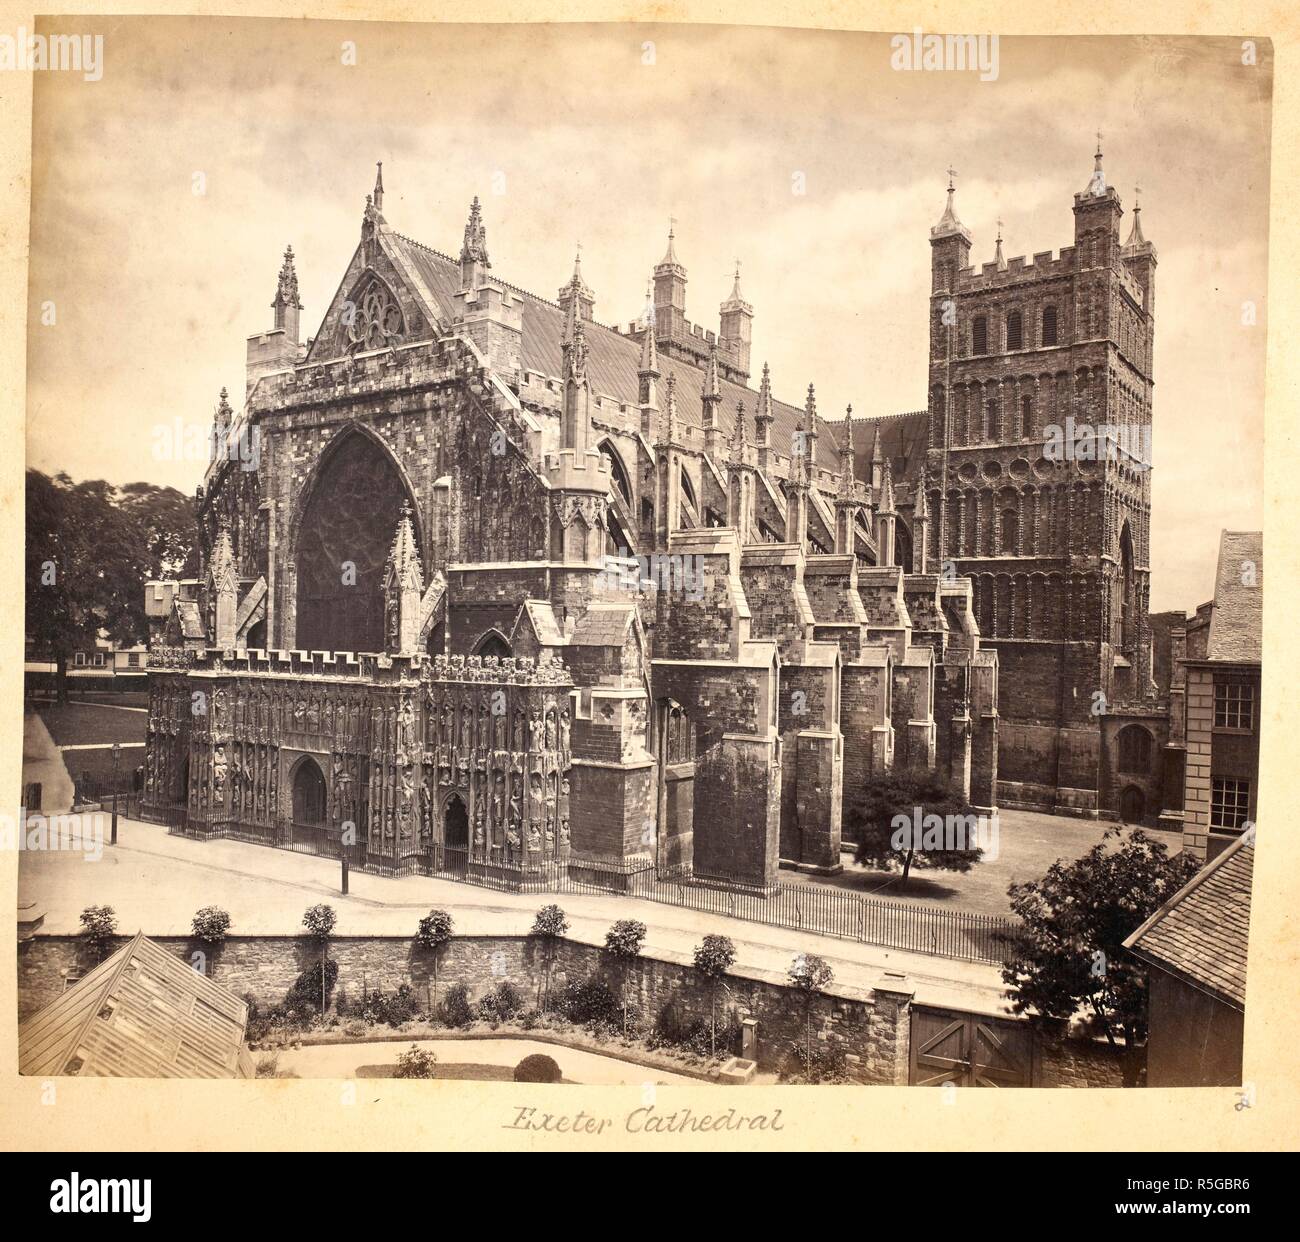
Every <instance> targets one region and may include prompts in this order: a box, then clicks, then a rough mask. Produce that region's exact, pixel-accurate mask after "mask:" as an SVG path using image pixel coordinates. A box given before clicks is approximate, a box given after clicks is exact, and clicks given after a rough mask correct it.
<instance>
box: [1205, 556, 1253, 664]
mask: <svg viewBox="0 0 1300 1242" xmlns="http://www.w3.org/2000/svg"><path fill="white" fill-rule="evenodd" d="M1263 638H1264V536H1263V533H1262V532H1260V531H1257V530H1225V531H1224V532H1223V533H1222V534H1221V535H1220V536H1219V565H1218V569H1217V571H1216V572H1215V576H1214V610H1213V613H1212V614H1211V617H1210V637H1209V643H1208V647H1207V651H1206V658H1207V659H1210V660H1233V661H1254V662H1257V661H1258V660H1259V658H1260V648H1261V646H1262V645H1263Z"/></svg>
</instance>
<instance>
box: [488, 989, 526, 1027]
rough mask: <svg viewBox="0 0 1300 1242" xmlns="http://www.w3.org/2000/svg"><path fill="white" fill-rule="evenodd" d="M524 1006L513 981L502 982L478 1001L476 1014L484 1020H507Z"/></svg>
mask: <svg viewBox="0 0 1300 1242" xmlns="http://www.w3.org/2000/svg"><path fill="white" fill-rule="evenodd" d="M523 1007H524V998H523V996H522V995H521V994H520V992H519V989H518V988H517V987H515V985H514V984H513V983H507V982H502V983H499V984H498V985H497V989H496V991H495V992H489V993H488V994H487V995H486V996H484V997H483V998H482V999H481V1000H480V1001H479V1003H478V1016H479V1017H480V1018H481V1019H482V1020H483V1021H484V1022H509V1021H510V1020H511V1019H512V1018H514V1017H515V1016H516V1015H517V1014H518V1013H519V1012H520V1010H522V1009H523Z"/></svg>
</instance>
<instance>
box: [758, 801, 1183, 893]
mask: <svg viewBox="0 0 1300 1242" xmlns="http://www.w3.org/2000/svg"><path fill="white" fill-rule="evenodd" d="M1113 827H1115V825H1114V824H1110V823H1106V822H1104V821H1100V820H1092V819H1074V818H1072V817H1070V816H1066V815H1047V814H1043V813H1040V812H1038V811H1010V810H1008V811H1000V812H999V813H998V848H997V852H996V855H995V856H991V857H986V858H984V859H982V860H981V861H980V862H978V863H976V864H975V865H974V866H973V867H972V868H971V869H970V870H969V871H966V872H958V871H937V870H936V871H931V870H925V869H920V868H917V867H915V866H913V868H912V873H911V875H910V876H909V877H908V880H907V886H906V887H904V886H903V878H902V876H901V874H900V873H898V872H896V871H869V870H866V869H865V868H863V867H859V866H857V865H856V864H855V863H854V862H853V854H852V852H851V851H846V852H845V853H844V854H843V855H842V856H841V857H842V861H843V864H844V870H843V871H842V872H841V873H840V874H839V875H836V876H810V875H803V874H801V873H798V872H793V871H782V872H781V880H782V881H783V882H784V883H787V884H817V885H830V886H832V887H834V888H841V889H847V890H848V891H850V892H854V893H859V894H861V895H862V896H864V897H880V898H886V899H888V900H889V901H892V902H900V903H905V904H909V905H924V906H937V907H940V908H950V909H953V910H967V911H970V912H972V913H975V914H991V915H996V916H997V917H999V918H1007V917H1009V916H1010V913H1011V907H1010V903H1009V901H1008V898H1007V887H1008V885H1010V884H1012V883H1016V882H1023V881H1025V880H1037V879H1041V878H1042V876H1043V875H1044V874H1045V873H1046V871H1047V869H1048V867H1050V866H1051V865H1052V864H1053V863H1054V862H1056V861H1057V860H1058V859H1067V860H1070V861H1073V860H1074V859H1076V858H1079V857H1081V856H1082V855H1084V854H1086V853H1087V852H1088V851H1089V850H1090V849H1091V848H1092V847H1093V846H1094V845H1096V844H1097V843H1098V842H1099V841H1101V839H1102V837H1103V836H1104V835H1105V833H1106V831H1107V829H1108V828H1113ZM1124 831H1125V832H1126V833H1128V832H1131V831H1133V829H1131V828H1127V827H1126V828H1125V829H1124ZM1142 831H1143V832H1145V833H1146V834H1147V836H1149V837H1153V838H1154V839H1155V840H1157V841H1163V842H1164V843H1165V845H1166V847H1167V848H1168V850H1169V852H1170V854H1176V853H1178V851H1179V850H1180V849H1181V848H1182V838H1181V836H1180V835H1179V834H1178V833H1176V832H1164V831H1160V830H1158V829H1154V828H1143V829H1142Z"/></svg>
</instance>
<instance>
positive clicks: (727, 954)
mask: <svg viewBox="0 0 1300 1242" xmlns="http://www.w3.org/2000/svg"><path fill="white" fill-rule="evenodd" d="M735 960H736V946H735V945H734V944H732V943H731V938H730V937H729V936H705V937H704V939H703V940H702V941H701V942H700V943H699V944H698V945H696V946H695V969H696V970H698V971H699V972H700V974H702V975H703V976H704V977H705V978H706V979H707V980H708V981H709V1006H710V1014H709V1055H710V1056H715V1057H716V1056H717V1055H718V988H719V987H720V986H721V985H722V977H723V975H725V974H726V973H727V971H728V970H730V969H731V967H732V965H733V963H734V962H735Z"/></svg>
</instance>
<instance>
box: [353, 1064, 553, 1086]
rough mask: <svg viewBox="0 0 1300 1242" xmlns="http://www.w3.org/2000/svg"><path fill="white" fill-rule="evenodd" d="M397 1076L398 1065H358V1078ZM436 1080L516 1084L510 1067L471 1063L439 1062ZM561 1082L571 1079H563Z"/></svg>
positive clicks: (513, 1072) (435, 1070) (435, 1074)
mask: <svg viewBox="0 0 1300 1242" xmlns="http://www.w3.org/2000/svg"><path fill="white" fill-rule="evenodd" d="M396 1074H397V1065H396V1063H393V1064H389V1065H358V1066H357V1077H358V1078H392V1077H394V1076H395V1075H396ZM433 1077H434V1078H447V1079H460V1080H462V1081H467V1082H514V1080H515V1071H514V1070H513V1069H512V1068H511V1067H510V1066H509V1065H475V1064H473V1063H470V1062H461V1063H459V1064H457V1063H455V1062H453V1063H450V1064H443V1063H442V1062H439V1063H438V1065H437V1066H436V1067H435V1068H434V1071H433ZM560 1081H561V1082H570V1081H571V1079H568V1078H561V1079H560Z"/></svg>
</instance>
